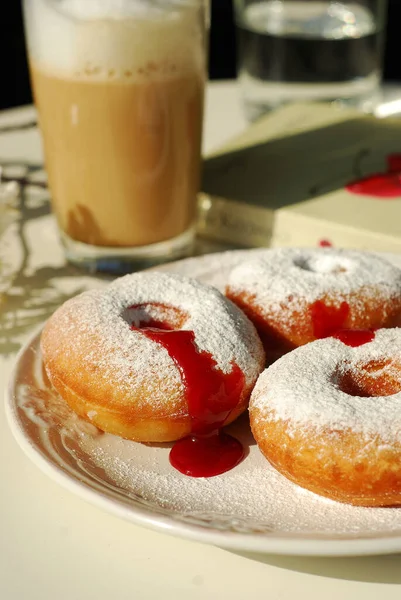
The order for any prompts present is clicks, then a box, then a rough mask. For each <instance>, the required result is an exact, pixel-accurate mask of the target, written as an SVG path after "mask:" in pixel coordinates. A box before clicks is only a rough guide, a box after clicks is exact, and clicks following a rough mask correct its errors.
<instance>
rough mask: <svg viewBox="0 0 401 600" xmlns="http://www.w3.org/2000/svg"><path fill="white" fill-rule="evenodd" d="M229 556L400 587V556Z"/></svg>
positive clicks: (280, 567) (335, 577)
mask: <svg viewBox="0 0 401 600" xmlns="http://www.w3.org/2000/svg"><path fill="white" fill-rule="evenodd" d="M231 552H232V553H233V554H237V555H238V556H242V557H243V558H246V559H248V560H253V561H257V562H260V563H264V564H267V565H270V566H272V567H277V568H279V569H287V570H290V571H296V572H298V573H305V574H308V575H317V576H319V577H327V578H330V579H344V580H347V581H359V582H365V583H388V584H400V585H401V554H392V555H388V556H368V557H341V558H337V557H333V558H319V557H303V556H277V555H271V554H257V553H251V552H237V551H235V552H234V551H231Z"/></svg>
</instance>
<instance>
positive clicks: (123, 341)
mask: <svg viewBox="0 0 401 600" xmlns="http://www.w3.org/2000/svg"><path fill="white" fill-rule="evenodd" d="M147 303H155V304H158V303H159V304H162V305H165V306H173V307H175V308H178V309H180V310H181V311H182V312H183V314H184V315H185V316H186V317H187V318H186V319H185V321H184V323H183V325H182V326H181V328H182V329H186V330H190V331H193V332H194V334H195V343H196V345H197V347H198V348H199V349H200V350H203V351H206V352H209V353H210V354H211V355H212V356H213V358H214V359H215V361H216V363H217V366H218V368H219V369H221V371H222V372H223V373H229V372H231V370H232V366H233V363H235V364H237V365H238V367H239V368H240V369H241V370H242V372H243V373H244V375H245V380H246V383H247V385H250V384H252V382H254V381H255V380H256V378H257V375H258V373H259V370H260V364H261V361H262V360H263V358H262V357H263V351H262V349H261V345H260V342H259V339H258V337H257V334H256V331H255V329H254V327H253V325H252V324H251V323H250V322H249V321H248V319H247V318H246V317H245V316H244V315H243V314H242V313H241V311H240V310H239V309H238V308H237V307H236V306H235V305H234V304H232V303H231V302H230V301H229V300H227V299H226V298H224V296H223V295H222V294H221V293H220V292H218V291H217V290H216V289H214V288H212V287H211V286H205V285H204V284H201V283H199V282H197V281H195V280H191V279H188V278H185V277H182V276H179V275H170V274H165V273H158V272H152V273H150V272H149V273H135V274H132V275H127V276H125V277H122V278H120V279H118V280H116V281H114V282H113V283H112V284H110V285H109V286H108V287H107V288H106V289H104V290H91V291H89V292H85V293H83V294H81V295H80V296H77V297H76V298H73V299H72V300H70V301H68V302H67V303H66V304H65V305H64V306H62V307H61V308H60V309H59V310H58V311H57V312H56V313H55V314H54V315H53V317H52V318H51V320H50V322H49V323H50V325H49V326H50V327H53V328H54V329H55V331H56V332H57V336H58V340H57V344H56V345H55V347H54V348H53V352H54V360H56V361H57V360H58V359H59V358H60V359H61V357H62V356H64V357H67V358H69V359H70V360H71V364H76V363H77V356H78V355H77V350H79V348H87V347H88V340H92V343H90V345H89V348H90V349H89V352H85V356H84V364H81V363H80V364H79V365H77V369H76V373H75V374H74V376H75V377H76V378H77V379H78V380H79V378H80V376H81V372H82V373H83V377H84V378H85V376H86V375H85V373H88V372H90V373H96V378H97V379H98V381H99V382H101V381H103V382H106V383H107V382H108V383H110V382H111V381H112V382H113V384H114V386H116V387H117V392H119V393H120V392H123V393H126V394H127V397H128V396H129V395H130V393H131V395H132V392H133V391H135V390H143V391H145V392H146V390H147V388H148V386H149V378H151V379H153V380H154V381H153V385H152V393H151V394H146V395H144V394H143V393H141V394H138V396H139V397H140V398H141V399H142V400H141V401H142V403H143V404H147V405H149V406H156V405H158V406H159V407H161V406H162V405H163V403H165V402H166V401H168V402H169V404H170V406H173V404H174V402H175V401H176V402H178V400H179V396H180V394H183V393H184V388H183V384H182V382H181V376H180V371H179V369H178V367H177V366H176V364H175V363H174V361H173V359H172V358H171V357H170V356H169V354H168V352H167V350H166V349H165V348H164V347H162V346H161V345H159V344H157V343H156V342H154V341H152V340H150V339H148V338H147V337H146V336H144V335H143V334H142V333H141V332H140V331H132V330H131V323H133V322H134V323H135V321H136V319H135V310H127V309H128V308H129V307H130V306H132V305H146V304H147ZM141 312H142V313H143V309H141ZM49 359H50V358H49ZM78 361H79V359H78ZM155 381H156V383H157V385H154V382H155ZM172 388H174V389H176V390H177V394H176V396H175V398H174V397H173V398H172V397H171V389H172ZM171 403H172V404H171ZM173 410H174V409H173Z"/></svg>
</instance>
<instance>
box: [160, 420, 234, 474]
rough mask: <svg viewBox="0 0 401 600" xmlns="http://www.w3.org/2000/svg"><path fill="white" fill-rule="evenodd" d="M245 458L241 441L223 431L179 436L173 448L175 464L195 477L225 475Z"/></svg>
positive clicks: (181, 471)
mask: <svg viewBox="0 0 401 600" xmlns="http://www.w3.org/2000/svg"><path fill="white" fill-rule="evenodd" d="M243 458H244V448H243V446H242V444H241V442H239V441H238V440H236V439H235V438H233V437H232V436H231V435H228V434H227V433H223V432H222V431H217V432H215V433H213V434H212V435H210V436H191V437H187V438H184V439H183V440H178V442H176V443H175V444H174V446H173V448H172V449H171V452H170V463H171V464H172V465H173V467H175V468H176V469H177V470H178V471H180V473H183V474H184V475H190V476H191V477H214V476H215V475H221V473H225V472H226V471H229V470H230V469H233V468H234V467H236V466H237V465H238V464H239V463H240V462H241V460H242V459H243Z"/></svg>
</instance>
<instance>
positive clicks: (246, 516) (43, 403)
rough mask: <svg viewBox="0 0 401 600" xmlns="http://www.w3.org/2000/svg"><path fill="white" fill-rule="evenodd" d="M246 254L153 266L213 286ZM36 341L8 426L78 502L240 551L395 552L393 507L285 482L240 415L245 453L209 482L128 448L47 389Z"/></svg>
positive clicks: (397, 512) (155, 451)
mask: <svg viewBox="0 0 401 600" xmlns="http://www.w3.org/2000/svg"><path fill="white" fill-rule="evenodd" d="M250 252H252V253H253V254H255V253H258V252H261V251H260V250H257V251H239V252H228V253H224V254H216V255H209V256H205V257H200V258H193V259H188V260H184V261H181V262H177V263H172V264H170V265H167V266H165V267H163V270H168V271H174V272H179V273H183V274H186V275H191V276H193V277H197V278H199V279H200V280H202V281H205V282H209V283H212V284H213V285H216V286H218V287H220V288H222V287H224V282H225V279H226V276H227V273H228V271H229V270H230V269H231V268H232V266H233V264H235V263H236V262H238V261H240V260H243V259H244V258H246V257H247V256H248V255H249V253H250ZM393 260H394V262H397V264H400V263H401V260H400V259H399V258H397V257H396V258H393ZM39 336H40V333H37V334H36V335H35V336H34V337H33V338H32V339H31V340H30V341H29V342H28V343H27V344H26V345H25V347H24V348H23V349H22V350H21V352H20V353H19V355H18V358H17V362H16V366H15V369H14V372H13V375H12V379H11V382H10V386H9V390H8V394H7V402H6V405H7V415H8V419H9V423H10V426H11V428H12V431H13V433H14V435H15V437H16V439H17V441H18V442H19V444H20V445H21V447H22V448H23V450H24V451H25V452H26V454H27V455H28V456H29V457H30V458H31V459H32V460H33V461H34V462H35V463H36V464H37V465H38V466H39V467H40V468H41V469H42V470H43V471H44V472H45V473H47V474H48V475H49V476H50V477H52V478H53V479H54V480H56V481H57V482H59V483H60V484H61V485H63V486H64V487H66V488H67V489H69V490H71V491H72V492H75V493H76V494H78V495H79V496H81V497H82V498H84V499H85V500H87V501H89V502H91V503H93V504H95V505H97V506H99V507H101V508H104V509H106V510H107V511H109V512H111V513H113V514H115V515H117V516H120V517H122V518H125V519H127V520H129V521H132V522H134V523H137V524H141V525H144V526H148V527H152V528H154V529H157V530H159V531H166V532H170V533H172V534H175V535H180V536H183V537H186V538H191V539H194V540H198V541H203V542H208V543H212V544H215V545H219V546H222V547H227V548H231V549H237V550H243V551H255V552H269V553H280V554H299V555H325V556H329V555H332V556H334V555H363V554H383V553H391V552H397V551H401V509H397V508H387V509H385V508H379V509H376V508H356V507H351V506H347V505H343V504H339V503H336V502H332V501H330V500H327V499H324V498H320V497H319V496H316V495H314V494H312V493H310V492H308V491H305V490H303V489H301V488H300V487H298V486H296V485H294V484H292V483H291V482H289V481H288V480H287V479H285V478H284V477H282V476H281V475H279V474H278V473H277V472H276V471H275V470H274V469H273V468H272V467H271V466H270V465H269V464H268V463H267V461H266V460H265V459H264V458H263V457H262V455H261V454H260V452H259V450H258V448H257V446H256V445H255V443H254V441H253V438H252V435H251V433H250V430H249V425H248V421H247V418H246V416H244V417H242V418H241V419H240V420H239V421H237V422H236V423H234V424H233V425H232V426H231V427H230V430H231V431H232V432H233V433H234V435H236V436H237V437H238V438H240V439H241V440H242V442H243V443H244V445H245V447H246V448H247V456H246V458H245V460H244V461H243V462H242V463H241V464H240V465H239V466H238V467H236V468H235V469H234V470H232V471H230V472H229V473H225V474H224V475H220V476H218V477H214V478H210V479H192V478H190V477H185V476H184V475H181V474H180V473H178V472H177V471H175V470H174V469H173V468H172V467H171V466H170V464H169V461H168V454H169V449H170V446H169V444H162V445H145V444H137V443H134V442H129V441H126V440H122V439H120V438H117V437H115V436H112V435H109V434H104V433H101V432H99V431H98V430H97V429H96V428H95V427H93V426H92V425H90V424H88V423H87V422H85V421H83V420H81V419H80V418H78V417H77V416H76V415H75V414H74V413H72V412H71V411H70V409H69V408H68V407H67V406H66V404H65V403H64V402H63V400H62V399H61V398H60V397H59V396H58V394H57V393H55V392H54V390H52V389H51V388H50V386H49V384H48V381H47V379H46V376H45V374H44V371H43V368H42V357H41V353H40V349H39Z"/></svg>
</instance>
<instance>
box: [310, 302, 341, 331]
mask: <svg viewBox="0 0 401 600" xmlns="http://www.w3.org/2000/svg"><path fill="white" fill-rule="evenodd" d="M310 311H311V317H312V326H313V335H314V336H315V338H316V339H322V338H326V337H330V336H332V335H334V334H335V333H337V332H338V331H339V330H340V329H344V325H345V322H346V320H347V318H348V315H349V304H348V303H347V302H341V304H340V306H326V304H325V303H324V302H322V301H321V300H316V302H314V303H313V304H312V305H311V307H310Z"/></svg>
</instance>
